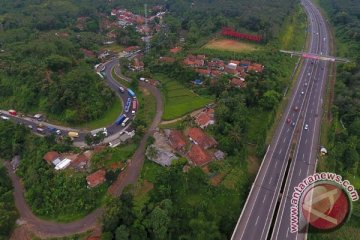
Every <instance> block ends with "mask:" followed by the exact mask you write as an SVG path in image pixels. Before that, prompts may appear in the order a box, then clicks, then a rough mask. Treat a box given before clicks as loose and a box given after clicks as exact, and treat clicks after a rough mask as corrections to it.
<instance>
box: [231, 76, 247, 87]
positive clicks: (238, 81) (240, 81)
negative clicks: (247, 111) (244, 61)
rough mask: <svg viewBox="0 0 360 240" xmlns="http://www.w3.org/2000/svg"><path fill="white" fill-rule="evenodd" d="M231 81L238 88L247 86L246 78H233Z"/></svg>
mask: <svg viewBox="0 0 360 240" xmlns="http://www.w3.org/2000/svg"><path fill="white" fill-rule="evenodd" d="M230 83H231V85H232V86H233V87H236V88H245V87H246V82H245V79H244V78H241V77H239V78H232V79H231V80H230Z"/></svg>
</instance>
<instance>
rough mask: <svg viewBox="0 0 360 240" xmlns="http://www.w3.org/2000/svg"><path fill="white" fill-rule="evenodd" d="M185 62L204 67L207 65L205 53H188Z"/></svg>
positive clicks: (192, 65) (189, 64)
mask: <svg viewBox="0 0 360 240" xmlns="http://www.w3.org/2000/svg"><path fill="white" fill-rule="evenodd" d="M183 63H184V64H185V65H187V66H190V67H203V66H204V65H205V55H197V56H194V55H188V56H187V57H186V58H185V59H184V61H183Z"/></svg>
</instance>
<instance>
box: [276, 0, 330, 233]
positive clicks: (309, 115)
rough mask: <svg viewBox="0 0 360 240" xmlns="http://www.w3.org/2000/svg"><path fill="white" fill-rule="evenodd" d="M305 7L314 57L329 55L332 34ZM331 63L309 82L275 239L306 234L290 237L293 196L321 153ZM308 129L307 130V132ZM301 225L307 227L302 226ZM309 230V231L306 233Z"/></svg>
mask: <svg viewBox="0 0 360 240" xmlns="http://www.w3.org/2000/svg"><path fill="white" fill-rule="evenodd" d="M304 7H305V10H306V13H307V15H308V18H309V19H310V21H312V22H313V23H314V24H315V25H314V26H313V31H312V32H311V34H312V35H313V36H314V37H315V38H316V39H317V40H318V42H319V44H318V45H319V47H318V49H317V51H315V52H313V53H318V54H320V53H322V54H323V55H328V54H329V34H328V32H327V28H326V23H325V21H324V19H323V17H322V16H321V14H320V12H319V11H318V9H316V7H315V6H314V5H313V4H312V3H311V2H310V1H304ZM327 73H328V63H327V62H323V61H319V62H317V63H315V66H314V73H313V75H312V77H311V80H310V85H311V90H310V92H309V96H308V97H307V99H308V101H307V103H306V108H305V112H304V114H303V116H302V120H303V122H302V128H301V133H300V138H299V140H298V143H297V146H296V150H295V155H294V157H293V161H292V163H291V166H290V170H289V174H288V178H287V183H286V185H285V189H284V193H283V195H282V196H283V197H282V199H281V204H280V208H279V211H278V215H277V217H276V222H275V225H274V230H273V234H272V239H305V236H306V231H304V232H302V233H299V232H296V233H291V231H290V207H291V195H292V193H293V191H294V187H295V186H297V185H298V184H299V183H300V182H301V181H302V180H303V179H305V178H306V177H307V176H309V175H311V174H313V173H315V170H316V153H317V152H318V151H319V149H320V147H319V133H320V123H321V116H322V102H323V100H322V97H323V95H324V90H325V85H326V80H327V76H328V74H327ZM305 125H308V130H306V129H305ZM301 225H303V226H304V225H306V224H305V223H302V224H301ZM305 230H306V229H305Z"/></svg>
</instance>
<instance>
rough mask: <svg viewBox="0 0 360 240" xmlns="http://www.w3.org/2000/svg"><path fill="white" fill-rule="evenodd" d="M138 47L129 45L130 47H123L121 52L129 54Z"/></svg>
mask: <svg viewBox="0 0 360 240" xmlns="http://www.w3.org/2000/svg"><path fill="white" fill-rule="evenodd" d="M139 49H140V47H139V46H130V47H127V48H125V49H124V50H123V51H122V52H123V54H130V53H133V52H135V51H137V50H139Z"/></svg>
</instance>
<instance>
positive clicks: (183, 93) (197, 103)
mask: <svg viewBox="0 0 360 240" xmlns="http://www.w3.org/2000/svg"><path fill="white" fill-rule="evenodd" d="M155 78H156V79H157V80H159V81H160V82H161V83H162V86H163V89H162V92H163V94H164V96H165V109H164V114H163V117H162V118H163V119H164V120H171V119H175V118H178V117H181V116H184V115H185V114H187V113H190V112H192V111H194V110H196V109H199V108H202V107H203V106H205V105H206V104H208V103H210V102H211V99H209V98H205V97H202V96H199V95H197V94H195V93H194V92H192V91H190V90H188V89H187V88H185V87H184V86H183V85H181V84H180V83H178V82H176V81H174V80H171V79H169V78H167V77H166V76H164V75H160V74H158V75H156V76H155Z"/></svg>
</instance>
